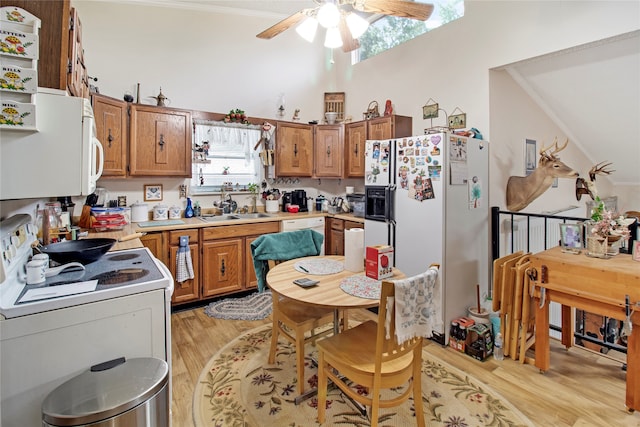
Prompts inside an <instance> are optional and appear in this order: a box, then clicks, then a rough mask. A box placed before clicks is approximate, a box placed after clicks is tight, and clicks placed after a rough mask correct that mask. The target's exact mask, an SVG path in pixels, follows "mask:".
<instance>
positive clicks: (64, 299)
mask: <svg viewBox="0 0 640 427" xmlns="http://www.w3.org/2000/svg"><path fill="white" fill-rule="evenodd" d="M36 231H37V230H36V228H35V227H34V226H33V224H32V223H31V217H30V216H29V215H26V214H18V215H15V216H13V217H11V218H9V219H7V220H3V221H0V250H1V252H0V261H1V262H0V278H1V279H2V280H1V283H0V318H1V317H2V316H3V317H4V318H7V319H9V318H14V317H19V316H26V315H31V314H37V313H41V312H45V311H51V310H56V309H61V308H66V307H72V306H77V305H81V304H88V303H94V302H96V303H97V302H99V301H104V300H110V299H114V298H120V297H126V296H128V295H133V294H138V293H141V292H148V291H154V290H159V289H164V290H165V292H170V293H172V292H173V278H172V277H171V274H170V272H169V270H168V269H167V268H166V267H165V266H164V265H162V263H160V262H158V260H157V259H155V258H154V257H153V254H152V253H151V251H149V249H147V248H138V249H126V250H122V251H114V252H107V253H106V254H105V255H104V256H102V258H100V259H98V260H97V261H94V262H92V263H89V264H86V265H85V266H84V270H82V269H81V268H76V269H73V268H69V269H67V270H64V271H63V272H62V273H60V274H58V275H57V276H52V277H48V278H47V280H46V281H45V283H42V284H39V285H27V284H25V281H26V272H25V265H26V263H27V261H28V260H29V257H30V256H31V255H32V249H31V244H32V242H35V241H36V239H37V237H36ZM53 264H54V263H52V265H51V266H52V267H53V266H54V265H53ZM62 285H67V286H62ZM27 291H30V292H29V297H27V298H24V301H22V298H23V296H24V295H25V294H26V293H27ZM170 293H169V295H170ZM34 295H35V296H36V297H35V298H34Z"/></svg>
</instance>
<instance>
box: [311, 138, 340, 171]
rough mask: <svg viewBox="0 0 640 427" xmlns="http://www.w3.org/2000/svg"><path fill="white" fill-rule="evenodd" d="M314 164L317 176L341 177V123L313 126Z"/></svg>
mask: <svg viewBox="0 0 640 427" xmlns="http://www.w3.org/2000/svg"><path fill="white" fill-rule="evenodd" d="M314 131H315V135H314V144H315V145H314V164H315V173H314V176H315V177H317V178H342V170H343V157H344V141H343V126H342V125H319V126H315V128H314Z"/></svg>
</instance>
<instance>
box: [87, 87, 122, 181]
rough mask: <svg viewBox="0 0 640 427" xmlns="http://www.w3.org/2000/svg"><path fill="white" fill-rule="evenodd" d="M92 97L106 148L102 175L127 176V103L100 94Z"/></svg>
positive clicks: (98, 125)
mask: <svg viewBox="0 0 640 427" xmlns="http://www.w3.org/2000/svg"><path fill="white" fill-rule="evenodd" d="M91 98H92V102H93V115H94V117H95V123H96V130H97V137H98V140H99V141H100V143H101V144H102V147H103V149H104V169H103V171H102V176H103V177H107V176H113V177H125V176H126V175H127V148H128V137H127V130H128V129H127V103H126V102H125V101H121V100H119V99H115V98H110V97H108V96H104V95H99V94H93V96H92V97H91ZM98 161H99V159H98Z"/></svg>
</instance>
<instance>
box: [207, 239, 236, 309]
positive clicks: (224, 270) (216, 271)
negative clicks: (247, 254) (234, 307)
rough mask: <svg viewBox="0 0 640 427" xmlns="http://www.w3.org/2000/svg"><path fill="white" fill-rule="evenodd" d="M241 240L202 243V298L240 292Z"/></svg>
mask: <svg viewBox="0 0 640 427" xmlns="http://www.w3.org/2000/svg"><path fill="white" fill-rule="evenodd" d="M243 246H244V245H243V240H242V239H221V240H214V241H210V242H209V241H205V242H203V243H202V280H203V282H202V297H203V298H206V297H212V296H215V295H219V294H226V293H230V292H233V291H241V290H242V285H243V273H244V271H243V268H242V267H243V265H244V262H243V258H244V254H243V250H242V249H243Z"/></svg>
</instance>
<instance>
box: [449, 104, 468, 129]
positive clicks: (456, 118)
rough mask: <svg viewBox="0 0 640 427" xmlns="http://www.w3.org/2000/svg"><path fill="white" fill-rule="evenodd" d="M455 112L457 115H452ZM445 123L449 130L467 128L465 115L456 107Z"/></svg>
mask: <svg viewBox="0 0 640 427" xmlns="http://www.w3.org/2000/svg"><path fill="white" fill-rule="evenodd" d="M456 111H459V114H453V113H455V112H456ZM447 121H448V123H449V127H450V128H451V129H464V128H466V127H467V114H466V113H464V112H463V111H462V110H461V109H460V108H458V107H456V108H454V109H453V111H452V112H451V115H450V116H449V117H448V120H447Z"/></svg>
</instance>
